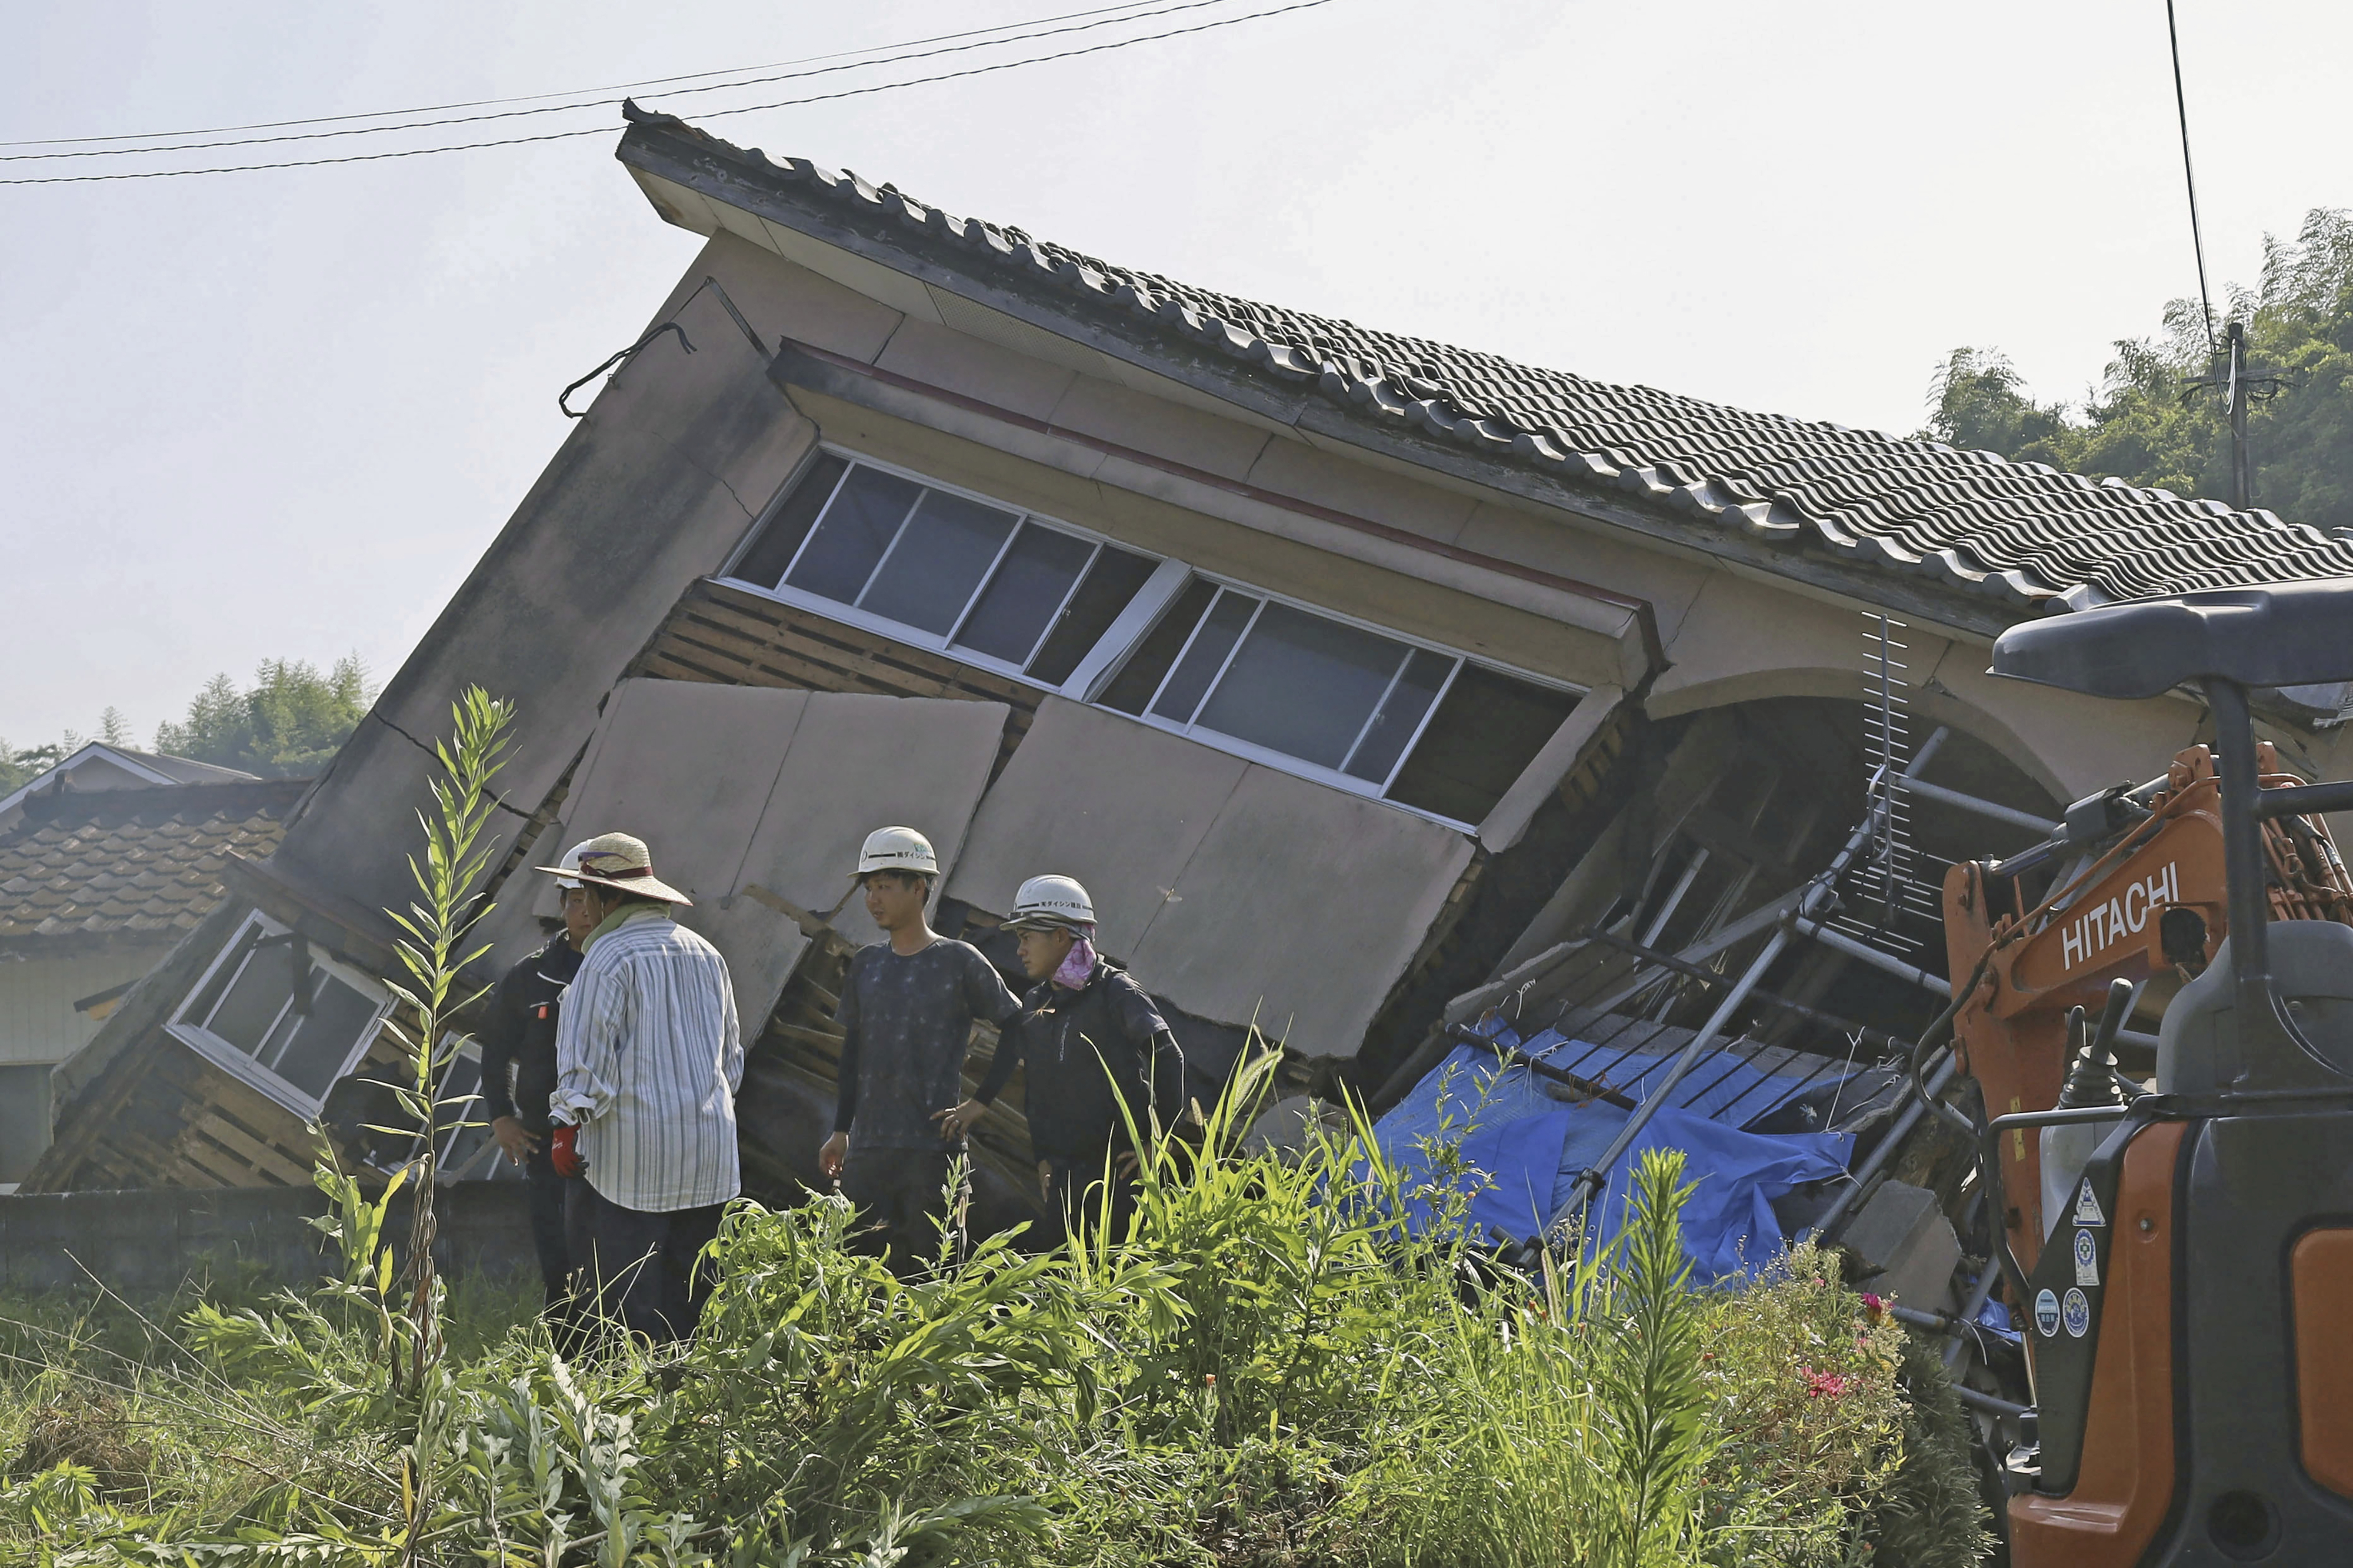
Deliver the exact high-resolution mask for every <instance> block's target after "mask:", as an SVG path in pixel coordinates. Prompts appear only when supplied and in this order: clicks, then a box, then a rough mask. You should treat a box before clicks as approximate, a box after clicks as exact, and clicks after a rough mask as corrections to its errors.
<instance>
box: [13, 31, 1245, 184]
mask: <svg viewBox="0 0 2353 1568" xmlns="http://www.w3.org/2000/svg"><path fill="white" fill-rule="evenodd" d="M1229 3H1230V0H1179V3H1178V4H1175V5H1167V4H1163V5H1159V6H1157V7H1156V8H1155V9H1151V10H1143V11H1136V10H1133V9H1131V10H1130V13H1129V14H1128V15H1126V16H1108V17H1104V18H1103V19H1101V20H1098V21H1092V22H1080V23H1075V24H1073V25H1071V26H1066V27H1043V28H1040V29H1039V30H1038V31H1035V32H1029V33H1016V34H1008V36H1007V37H997V38H983V39H981V40H980V41H978V42H976V43H963V44H948V45H944V46H943V47H938V48H931V49H920V50H914V51H913V52H909V53H904V54H896V55H884V56H881V57H878V58H873V59H860V60H849V61H847V62H845V63H843V64H840V65H821V66H817V67H815V68H811V69H807V70H794V71H786V72H784V73H782V74H781V75H776V76H755V77H744V78H742V79H738V80H735V81H715V82H708V83H705V84H704V85H703V86H701V87H681V88H673V89H670V92H669V93H668V94H666V95H665V96H669V97H677V96H680V95H682V94H685V93H690V92H724V91H727V90H729V89H734V88H743V87H765V86H767V85H768V84H770V83H773V82H779V81H793V80H797V79H802V78H806V77H814V76H829V75H833V74H835V73H838V72H840V71H854V70H866V69H868V68H871V67H875V66H887V65H902V64H905V63H906V62H907V61H909V60H921V59H933V58H937V57H939V56H941V55H957V54H965V53H968V52H969V51H971V50H974V49H993V48H1000V47H1004V46H1006V45H1008V44H1024V43H1031V42H1034V41H1036V40H1037V39H1039V38H1051V37H1060V36H1062V35H1064V34H1069V33H1084V32H1091V31H1092V30H1093V29H1095V28H1097V27H1111V26H1121V25H1123V24H1125V23H1128V22H1141V21H1150V20H1152V19H1154V18H1156V17H1160V16H1175V15H1176V14H1177V13H1178V12H1181V11H1198V10H1202V9H1204V8H1206V7H1208V6H1211V5H1227V4H1229ZM1026 25H1027V24H1025V26H1026ZM783 63H786V64H794V63H797V62H792V61H786V62H783ZM749 69H753V70H765V69H767V68H766V67H764V66H753V67H749ZM713 74H719V75H725V74H727V73H725V72H719V73H713ZM597 90H607V91H609V90H612V89H597ZM549 96H552V97H561V96H565V95H563V94H551V95H549ZM613 102H614V100H611V99H609V98H592V99H585V100H581V101H579V102H576V103H550V104H542V105H540V106H539V107H537V108H533V109H501V110H493V111H492V112H491V113H487V114H460V115H453V116H450V117H448V118H447V119H442V120H406V121H390V122H388V123H386V124H383V125H347V126H342V127H339V128H337V129H335V130H332V131H298V132H287V133H285V134H282V135H276V136H244V137H234V138H230V139H228V140H226V141H218V142H163V143H160V144H158V145H155V146H152V147H94V148H90V149H88V150H87V151H81V152H70V153H0V163H46V162H51V161H54V160H57V159H61V158H62V159H70V158H129V157H136V156H139V155H142V154H144V153H201V152H206V151H210V150H212V149H214V148H218V147H259V146H261V145H264V144H266V143H269V142H321V141H326V140H329V139H331V138H333V137H338V136H375V135H379V134H381V133H383V132H389V131H429V130H434V129H437V128H438V127H441V126H445V125H474V124H479V123H481V122H482V121H491V120H520V119H524V118H528V117H530V116H532V115H538V114H572V113H576V112H578V111H579V110H584V109H608V108H610V107H611V106H612V104H613Z"/></svg>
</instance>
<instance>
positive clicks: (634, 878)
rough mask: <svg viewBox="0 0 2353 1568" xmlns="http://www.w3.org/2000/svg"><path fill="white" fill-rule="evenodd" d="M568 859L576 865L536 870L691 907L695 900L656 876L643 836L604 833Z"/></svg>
mask: <svg viewBox="0 0 2353 1568" xmlns="http://www.w3.org/2000/svg"><path fill="white" fill-rule="evenodd" d="M564 858H565V860H568V861H573V862H575V864H573V865H565V866H540V867H535V868H533V869H535V870H541V871H553V872H554V873H555V875H556V876H558V877H577V878H579V879H580V880H581V881H583V882H585V883H586V884H588V885H589V886H591V887H597V888H617V889H620V890H621V891H622V892H625V893H638V894H641V895H643V896H644V897H646V898H649V899H653V900H657V901H659V902H661V903H665V904H686V905H689V906H691V905H692V904H693V902H694V900H692V899H690V898H688V897H687V896H686V895H685V894H684V893H681V892H680V891H679V890H678V889H676V888H673V887H671V886H670V884H669V883H668V882H665V881H663V880H662V879H659V877H656V876H655V875H654V858H653V853H652V851H650V850H649V849H648V848H647V847H646V841H645V840H644V839H642V838H632V837H629V835H628V834H626V833H600V834H598V835H597V836H596V837H594V838H591V839H589V840H588V841H587V842H586V843H584V844H582V845H580V846H579V847H576V848H575V849H573V850H571V851H570V852H569V853H567V854H566V855H565V857H564Z"/></svg>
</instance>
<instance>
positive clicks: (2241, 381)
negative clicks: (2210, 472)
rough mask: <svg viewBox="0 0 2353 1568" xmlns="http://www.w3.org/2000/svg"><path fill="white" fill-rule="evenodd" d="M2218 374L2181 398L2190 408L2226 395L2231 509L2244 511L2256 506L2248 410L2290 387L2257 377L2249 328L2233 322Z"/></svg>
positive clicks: (2220, 351)
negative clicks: (2251, 365)
mask: <svg viewBox="0 0 2353 1568" xmlns="http://www.w3.org/2000/svg"><path fill="white" fill-rule="evenodd" d="M2215 358H2216V360H2217V361H2218V362H2219V363H2217V364H2216V365H2215V367H2214V368H2215V374H2212V375H2210V376H2208V377H2206V378H2205V379H2204V380H2202V381H2193V382H2191V383H2189V384H2188V385H2187V386H2186V387H2185V388H2184V389H2183V390H2182V394H2181V401H2182V402H2183V404H2185V405H2187V404H2188V403H2189V401H2190V400H2191V399H2192V398H2194V397H2196V396H2197V395H2199V394H2200V393H2201V392H2206V391H2214V392H2219V393H2221V395H2222V413H2223V418H2224V420H2225V422H2226V423H2227V424H2228V425H2229V426H2230V427H2231V507H2232V510H2234V511H2244V510H2247V509H2248V508H2249V507H2251V506H2253V505H2254V504H2255V463H2254V456H2253V453H2252V452H2251V451H2249V449H2248V447H2247V410H2248V408H2249V407H2250V406H2252V405H2254V404H2255V403H2258V402H2260V401H2262V400H2263V399H2265V398H2269V397H2276V396H2278V395H2280V393H2281V392H2283V391H2284V390H2285V389H2286V386H2287V381H2286V379H2285V378H2284V377H2282V376H2277V375H2261V374H2254V373H2253V372H2251V371H2249V370H2248V368H2247V324H2246V323H2245V322H2244V321H2232V322H2231V323H2230V324H2229V325H2227V326H2225V327H2224V328H2223V329H2222V342H2221V344H2218V345H2217V346H2216V348H2215Z"/></svg>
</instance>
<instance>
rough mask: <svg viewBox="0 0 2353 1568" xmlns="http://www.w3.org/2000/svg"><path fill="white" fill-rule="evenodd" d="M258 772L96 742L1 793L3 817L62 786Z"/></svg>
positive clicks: (221, 780) (228, 779) (243, 776)
mask: <svg viewBox="0 0 2353 1568" xmlns="http://www.w3.org/2000/svg"><path fill="white" fill-rule="evenodd" d="M258 776H259V775H257V774H254V773H240V772H238V771H237V769H235V768H224V767H219V766H216V765H215V764H214V763H200V762H197V761H196V760H195V758H193V757H174V756H172V755H169V754H168V753H166V752H134V751H132V750H131V749H130V748H129V747H127V746H110V745H108V744H107V743H106V742H103V741H92V742H89V743H88V744H86V745H84V746H82V747H81V748H80V749H79V750H78V751H76V752H74V753H73V754H72V755H71V756H69V757H68V758H66V759H65V760H64V761H63V762H60V763H57V764H56V765H55V766H53V767H48V768H45V769H43V770H42V771H41V772H40V773H37V774H36V775H35V776H34V777H33V779H32V780H31V781H30V782H29V783H27V784H24V785H23V786H22V787H20V788H18V789H17V790H16V792H15V793H14V794H12V795H5V796H0V821H5V819H6V818H7V816H8V814H9V813H10V812H11V811H13V810H15V809H16V807H17V806H19V805H23V804H24V803H25V802H26V800H29V799H30V798H31V797H32V796H34V795H37V794H39V793H40V792H41V791H43V790H47V789H51V788H55V787H57V786H58V785H59V784H62V785H63V786H64V787H65V788H66V789H68V790H100V789H139V788H142V787H145V786H148V785H153V784H243V783H247V782H249V781H251V780H253V779H254V778H256V777H258Z"/></svg>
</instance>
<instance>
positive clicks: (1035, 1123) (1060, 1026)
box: [974, 960, 1185, 1165]
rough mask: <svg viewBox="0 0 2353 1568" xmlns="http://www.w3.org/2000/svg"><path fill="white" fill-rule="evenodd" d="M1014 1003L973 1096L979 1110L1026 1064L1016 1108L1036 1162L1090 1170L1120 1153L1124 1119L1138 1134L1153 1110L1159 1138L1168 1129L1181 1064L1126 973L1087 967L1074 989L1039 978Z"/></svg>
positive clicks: (1178, 1107)
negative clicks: (1013, 1014) (1024, 1119)
mask: <svg viewBox="0 0 2353 1568" xmlns="http://www.w3.org/2000/svg"><path fill="white" fill-rule="evenodd" d="M1021 1005H1022V1016H1021V1018H1020V1020H1019V1021H1018V1023H1017V1024H1015V1025H1014V1026H1010V1027H1008V1029H1006V1031H1005V1032H1004V1034H1003V1035H1002V1036H1000V1037H998V1040H997V1057H996V1059H995V1060H993V1061H991V1062H990V1063H989V1064H988V1071H987V1074H986V1075H985V1076H984V1077H983V1078H982V1079H981V1083H980V1088H979V1089H976V1090H975V1091H974V1093H975V1098H976V1099H977V1100H980V1101H982V1103H984V1104H986V1103H987V1102H988V1101H990V1100H995V1099H996V1098H997V1095H998V1093H999V1092H1000V1091H1002V1090H1003V1089H1004V1088H1005V1085H1006V1082H1007V1080H1008V1079H1011V1078H1012V1076H1013V1069H1014V1068H1015V1067H1017V1066H1022V1065H1026V1066H1027V1068H1029V1071H1028V1075H1027V1077H1026V1078H1025V1079H1024V1083H1025V1086H1026V1093H1025V1099H1026V1101H1027V1104H1026V1106H1025V1110H1027V1112H1028V1114H1029V1147H1030V1151H1031V1152H1032V1153H1033V1154H1034V1155H1035V1156H1036V1157H1037V1158H1039V1159H1040V1160H1052V1161H1057V1162H1067V1163H1071V1164H1073V1165H1080V1164H1099V1163H1102V1161H1103V1158H1104V1156H1105V1155H1107V1154H1109V1153H1110V1152H1113V1150H1117V1149H1124V1148H1126V1147H1128V1145H1129V1140H1128V1135H1127V1123H1128V1119H1129V1118H1130V1117H1132V1118H1134V1123H1135V1127H1136V1131H1139V1132H1144V1133H1145V1134H1146V1135H1147V1136H1148V1135H1149V1131H1150V1128H1151V1126H1152V1118H1153V1114H1154V1111H1155V1109H1156V1110H1157V1111H1158V1115H1159V1121H1160V1126H1161V1128H1162V1129H1163V1130H1164V1131H1166V1129H1168V1128H1169V1127H1172V1126H1174V1125H1175V1124H1176V1120H1177V1117H1178V1115H1179V1114H1180V1113H1181V1111H1182V1109H1183V1103H1184V1094H1185V1089H1184V1078H1185V1058H1184V1056H1183V1054H1182V1053H1181V1052H1180V1050H1179V1049H1178V1047H1177V1045H1176V1036H1175V1035H1174V1034H1172V1033H1170V1031H1169V1028H1168V1025H1167V1022H1166V1020H1165V1019H1163V1018H1162V1017H1161V1016H1160V1009H1159V1008H1158V1007H1156V1006H1155V1005H1153V1001H1152V998H1151V997H1150V996H1149V995H1147V994H1145V989H1144V987H1143V986H1141V985H1138V984H1136V983H1135V981H1134V977H1133V976H1131V975H1130V974H1129V973H1127V971H1125V970H1124V969H1122V968H1120V967H1119V966H1118V965H1117V964H1114V963H1109V962H1107V961H1103V960H1097V961H1096V963H1095V969H1094V973H1092V974H1091V975H1089V976H1088V977H1087V983H1086V984H1085V985H1083V986H1082V987H1080V988H1079V989H1078V990H1075V991H1073V990H1071V989H1069V988H1067V987H1064V986H1060V985H1057V984H1054V983H1053V982H1052V981H1051V980H1041V981H1039V983H1038V984H1035V985H1033V986H1031V987H1030V988H1029V992H1028V993H1027V994H1025V995H1024V996H1023V997H1022V999H1021ZM1106 1069H1107V1070H1106ZM1123 1100H1124V1101H1125V1103H1126V1114H1125V1115H1123V1114H1122V1113H1121V1109H1120V1108H1121V1102H1122V1101H1123Z"/></svg>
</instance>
